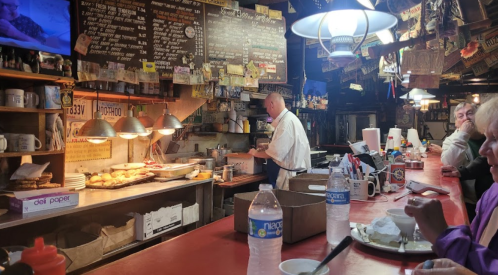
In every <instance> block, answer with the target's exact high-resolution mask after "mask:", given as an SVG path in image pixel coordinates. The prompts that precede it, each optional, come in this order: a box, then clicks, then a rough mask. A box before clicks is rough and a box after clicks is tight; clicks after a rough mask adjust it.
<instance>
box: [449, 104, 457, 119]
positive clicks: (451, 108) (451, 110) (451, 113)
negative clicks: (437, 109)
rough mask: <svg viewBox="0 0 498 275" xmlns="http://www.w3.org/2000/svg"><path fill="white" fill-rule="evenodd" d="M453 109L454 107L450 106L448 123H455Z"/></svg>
mask: <svg viewBox="0 0 498 275" xmlns="http://www.w3.org/2000/svg"><path fill="white" fill-rule="evenodd" d="M455 107H456V106H450V114H449V116H450V123H455V115H453V114H454V113H455Z"/></svg>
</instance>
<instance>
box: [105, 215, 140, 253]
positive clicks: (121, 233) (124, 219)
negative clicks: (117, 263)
mask: <svg viewBox="0 0 498 275" xmlns="http://www.w3.org/2000/svg"><path fill="white" fill-rule="evenodd" d="M108 224H109V225H106V226H103V227H102V229H101V231H100V237H102V245H103V249H104V250H103V253H104V254H105V253H107V252H109V251H112V250H114V249H117V248H120V247H122V246H125V245H127V244H129V243H131V242H133V241H134V240H135V218H133V217H129V216H119V217H115V218H112V222H109V223H108Z"/></svg>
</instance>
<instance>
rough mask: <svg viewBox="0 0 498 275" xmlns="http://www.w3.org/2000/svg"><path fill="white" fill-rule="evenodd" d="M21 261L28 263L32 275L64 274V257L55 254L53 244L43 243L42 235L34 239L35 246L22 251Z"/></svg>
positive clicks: (55, 250) (55, 249)
mask: <svg viewBox="0 0 498 275" xmlns="http://www.w3.org/2000/svg"><path fill="white" fill-rule="evenodd" d="M21 262H23V263H26V264H28V265H30V266H31V268H33V270H34V271H35V273H34V275H65V274H66V258H65V257H64V256H63V255H60V254H57V248H56V247H55V246H53V245H45V243H44V241H43V238H42V237H39V238H36V239H35V247H30V248H26V249H24V250H23V251H22V254H21Z"/></svg>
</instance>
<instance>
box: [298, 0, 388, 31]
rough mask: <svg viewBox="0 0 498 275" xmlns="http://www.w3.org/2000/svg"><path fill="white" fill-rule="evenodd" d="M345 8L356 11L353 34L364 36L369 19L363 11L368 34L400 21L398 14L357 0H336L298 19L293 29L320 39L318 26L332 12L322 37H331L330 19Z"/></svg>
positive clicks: (322, 28) (322, 27)
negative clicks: (365, 4)
mask: <svg viewBox="0 0 498 275" xmlns="http://www.w3.org/2000/svg"><path fill="white" fill-rule="evenodd" d="M345 10H350V11H354V12H355V13H356V20H357V24H358V25H357V28H356V31H355V32H354V34H353V36H363V35H364V34H365V30H366V26H367V21H366V19H365V15H364V14H363V11H365V13H366V14H367V17H368V23H369V27H368V34H372V33H376V32H378V31H382V30H386V29H390V28H392V27H394V26H395V25H396V24H397V23H398V19H397V18H396V16H394V15H392V14H390V13H386V12H381V11H375V10H370V9H368V8H366V7H365V6H363V5H361V4H359V3H358V2H357V1H356V0H334V1H332V2H331V4H330V5H329V7H327V8H324V9H321V10H320V11H321V12H319V13H315V14H311V15H309V16H306V17H303V18H302V19H299V20H296V22H294V23H293V24H292V26H291V30H292V32H293V33H295V34H296V35H298V36H301V37H305V38H312V39H318V27H319V26H320V21H321V20H322V18H323V16H325V14H326V13H327V12H330V14H329V15H328V16H327V18H326V19H325V20H324V22H323V24H322V26H321V34H320V37H321V38H322V39H331V38H332V35H331V34H330V31H329V28H328V25H329V21H330V20H331V18H334V17H335V16H337V15H336V14H338V13H341V12H342V11H345Z"/></svg>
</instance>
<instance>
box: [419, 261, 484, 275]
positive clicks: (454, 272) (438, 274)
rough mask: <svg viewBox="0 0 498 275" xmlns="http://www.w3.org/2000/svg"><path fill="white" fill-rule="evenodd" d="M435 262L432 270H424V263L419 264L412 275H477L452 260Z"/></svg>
mask: <svg viewBox="0 0 498 275" xmlns="http://www.w3.org/2000/svg"><path fill="white" fill-rule="evenodd" d="M433 262H434V266H433V267H432V268H431V269H422V268H423V266H424V263H421V264H419V265H418V266H417V267H415V269H414V270H413V272H412V275H477V274H475V273H474V272H472V271H470V270H468V269H467V268H465V267H463V266H461V265H459V264H457V263H455V262H454V261H452V260H450V259H436V260H433Z"/></svg>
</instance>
